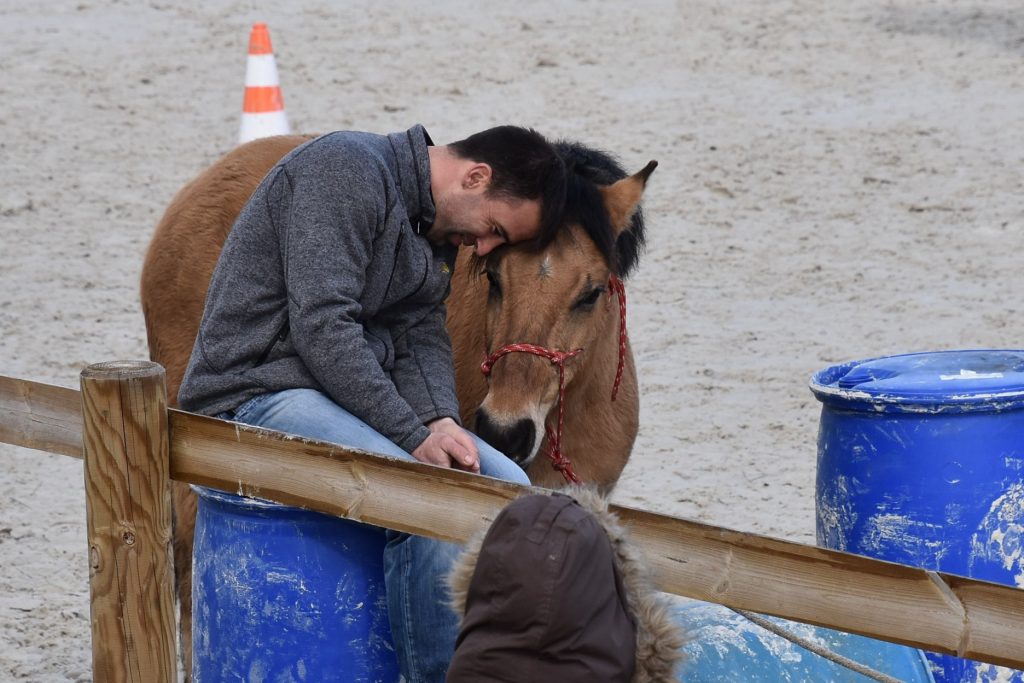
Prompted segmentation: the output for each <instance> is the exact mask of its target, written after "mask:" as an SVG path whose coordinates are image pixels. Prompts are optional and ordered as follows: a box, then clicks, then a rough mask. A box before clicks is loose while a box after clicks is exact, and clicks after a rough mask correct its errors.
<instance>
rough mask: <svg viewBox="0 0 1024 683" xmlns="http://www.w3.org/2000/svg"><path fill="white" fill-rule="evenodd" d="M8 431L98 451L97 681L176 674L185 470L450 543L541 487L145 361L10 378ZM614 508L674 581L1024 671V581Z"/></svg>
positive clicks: (3, 425)
mask: <svg viewBox="0 0 1024 683" xmlns="http://www.w3.org/2000/svg"><path fill="white" fill-rule="evenodd" d="M0 441H2V442H6V443H10V444H14V445H16V446H23V447H27V448H34V449H38V450H42V451H47V452H50V453H59V454H63V455H69V456H73V457H78V458H84V460H85V468H84V470H85V486H86V507H87V518H88V519H87V528H88V538H89V557H90V596H91V611H92V613H91V621H92V633H93V675H94V677H95V680H96V681H98V682H103V681H139V682H140V683H142V682H150V681H173V680H175V676H176V673H175V666H176V664H175V662H176V658H175V656H174V642H175V640H174V609H173V580H172V567H171V561H172V560H171V551H170V539H171V516H170V480H171V479H174V480H177V481H184V482H189V483H194V484H201V485H203V486H210V487H213V488H218V489H223V490H227V491H232V492H239V493H242V494H244V495H250V496H258V497H260V498H265V499H268V500H272V501H276V502H279V503H284V504H286V505H294V506H300V507H304V508H307V509H311V510H318V511H320V512H324V513H328V514H332V515H338V516H341V517H346V518H349V519H353V520H357V521H360V522H367V523H371V524H376V525H379V526H386V527H390V528H392V529H398V530H400V531H406V532H411V533H415V534H420V535H424V536H431V537H434V538H439V539H443V540H448V541H465V540H467V539H468V538H469V537H470V536H472V535H473V534H474V533H476V531H477V530H479V529H481V528H482V527H484V526H485V525H487V524H489V523H490V521H491V520H493V519H494V516H495V515H496V514H497V512H498V511H499V510H500V509H501V507H502V506H504V505H505V504H506V503H508V502H509V501H511V500H513V499H515V498H516V497H518V496H521V495H523V494H525V493H529V492H531V491H535V490H536V489H531V488H530V487H524V486H518V485H515V484H511V483H506V482H500V481H496V480H493V479H488V478H484V477H477V476H474V475H470V474H467V473H464V472H459V471H455V470H447V469H442V468H436V467H430V466H427V465H423V464H420V463H413V462H406V461H401V460H397V459H394V458H387V457H383V456H379V455H375V454H371V453H366V452H363V451H358V450H353V449H348V448H344V447H342V446H338V445H335V444H329V443H324V442H319V441H313V440H309V439H303V438H298V437H294V436H290V435H287V434H280V433H276V432H272V431H268V430H263V429H257V428H252V427H246V426H242V425H238V424H234V423H229V422H223V421H220V420H214V419H211V418H207V417H202V416H199V415H192V414H189V413H185V412H182V411H178V410H173V409H168V408H167V404H166V391H165V389H164V372H163V368H161V367H160V366H158V365H156V364H154V363H149V362H141V361H140V362H134V361H133V362H117V363H103V364H98V365H93V366H90V367H89V368H87V369H86V370H85V371H84V372H83V373H82V376H81V392H79V391H75V390H72V389H64V388H60V387H54V386H50V385H45V384H39V383H36V382H30V381H25V380H18V379H13V378H9V377H3V376H0ZM452 501H458V503H457V504H454V505H453V503H452ZM613 510H614V512H616V513H617V514H618V515H619V517H620V518H621V520H622V521H623V522H624V523H625V524H626V525H627V526H628V527H629V528H630V529H631V534H632V538H633V540H634V541H635V543H636V544H637V545H638V546H639V547H640V548H641V549H642V550H643V551H644V552H645V553H646V555H647V558H648V560H649V561H650V563H651V564H652V565H653V567H654V569H655V571H656V582H657V584H658V586H659V587H660V588H661V589H662V590H664V591H666V592H670V593H675V594H677V595H682V596H687V597H691V598H696V599H699V600H705V601H709V602H716V603H720V604H722V605H726V606H728V607H733V608H737V609H744V610H751V611H754V612H760V613H763V614H770V615H774V616H778V617H783V618H786V619H792V620H795V621H801V622H806V623H809V624H815V625H818V626H825V627H829V628H834V629H839V630H842V631H847V632H850V633H857V634H861V635H865V636H870V637H872V638H878V639H881V640H887V641H891V642H895V643H901V644H904V645H910V646H913V647H920V648H923V649H927V650H931V651H934V652H940V653H945V654H953V655H957V656H960V657H968V658H971V659H977V660H981V661H986V662H991V663H994V664H999V665H1003V666H1008V667H1012V668H1020V669H1024V628H1022V620H1024V590H1022V589H1018V588H1013V587H1010V586H1003V585H999V584H993V583H987V582H983V581H977V580H973V579H968V578H964V577H959V576H952V575H948V574H943V573H939V572H933V571H926V570H922V569H918V568H915V567H909V566H904V565H899V564H893V563H889V562H883V561H880V560H874V559H871V558H867V557H862V556H858V555H851V554H847V553H840V552H836V551H832V550H826V549H823V548H818V547H815V546H809V545H802V544H798V543H792V542H788V541H782V540H778V539H773V538H768V537H765V536H759V535H756V534H751V533H743V532H738V531H732V530H729V529H724V528H720V527H715V526H710V525H706V524H700V523H697V522H692V521H688V520H684V519H678V518H674V517H668V516H665V515H658V514H654V513H651V512H645V511H642V510H636V509H632V508H628V507H621V506H613Z"/></svg>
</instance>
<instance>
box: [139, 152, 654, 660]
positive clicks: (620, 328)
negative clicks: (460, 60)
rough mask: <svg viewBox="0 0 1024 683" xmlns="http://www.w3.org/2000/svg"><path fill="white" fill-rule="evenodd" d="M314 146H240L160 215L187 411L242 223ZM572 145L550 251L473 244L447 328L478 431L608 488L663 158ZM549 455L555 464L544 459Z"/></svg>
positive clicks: (627, 394) (547, 481)
mask: <svg viewBox="0 0 1024 683" xmlns="http://www.w3.org/2000/svg"><path fill="white" fill-rule="evenodd" d="M310 139H312V136H299V135H289V136H277V137H270V138H262V139H258V140H255V141H252V142H249V143H247V144H245V145H242V146H239V147H237V148H235V149H234V150H232V151H231V152H229V153H228V154H227V155H225V156H224V157H222V158H221V159H220V160H218V161H216V162H215V163H214V164H213V165H212V166H210V167H209V168H207V169H206V170H205V171H203V172H202V173H201V174H200V175H199V176H197V177H196V178H195V179H194V180H192V181H191V182H190V183H188V184H187V185H185V187H183V188H182V189H181V190H180V191H179V192H178V193H177V194H176V195H175V197H174V198H173V199H172V201H171V203H170V204H169V205H168V207H167V209H166V211H165V213H164V215H163V217H162V218H161V220H160V221H159V223H158V224H157V227H156V229H155V231H154V234H153V237H152V239H151V241H150V244H149V247H148V249H147V252H146V256H145V260H144V263H143V268H142V276H141V287H140V294H141V301H142V310H143V315H144V318H145V323H146V335H147V341H148V345H149V353H150V358H151V359H152V360H153V361H155V362H157V363H160V364H161V365H162V366H163V367H164V368H165V371H166V384H167V391H168V402H169V404H170V405H171V406H174V405H176V403H177V395H178V389H179V387H180V385H181V381H182V378H183V376H184V373H185V368H186V365H187V364H188V360H189V356H190V354H191V351H192V346H193V343H194V340H195V338H196V335H197V333H198V330H199V323H200V321H201V319H202V314H203V304H204V300H205V296H206V290H207V287H208V285H209V282H210V279H211V276H212V274H213V270H214V267H215V265H216V263H217V259H218V256H219V254H220V250H221V248H222V246H223V244H224V241H225V239H226V238H227V235H228V232H229V231H230V229H231V226H232V225H233V223H234V221H235V218H236V217H237V215H238V214H239V212H240V211H241V209H242V206H243V205H244V204H245V202H246V201H247V200H248V198H249V196H250V195H251V194H252V192H253V191H254V190H255V189H256V186H257V185H258V184H259V182H260V181H261V180H262V178H263V177H264V176H265V175H266V174H267V173H268V172H269V171H270V170H271V168H273V166H274V165H275V164H276V163H277V162H278V161H279V160H280V159H281V158H282V157H283V156H284V155H285V154H287V153H288V152H289V151H291V150H292V149H294V148H295V147H297V146H299V145H300V144H302V143H304V142H306V141H308V140H310ZM557 148H558V150H559V153H560V154H561V155H562V156H563V158H564V159H565V161H566V164H567V166H568V167H569V168H570V170H571V171H572V172H571V173H570V179H571V182H570V184H569V188H570V191H569V196H568V200H569V201H568V202H567V207H568V209H567V214H566V225H565V226H564V227H563V229H562V230H561V231H560V233H559V235H558V236H557V237H556V239H555V240H554V241H553V242H552V243H551V244H550V245H548V246H547V247H546V248H544V249H541V250H537V249H535V248H531V247H530V246H529V245H518V246H507V247H503V248H502V249H499V250H496V251H495V252H492V254H489V255H488V256H487V257H486V258H480V257H477V256H476V255H475V254H474V253H473V251H472V249H469V248H463V249H461V250H460V253H459V255H458V258H457V261H456V267H455V270H454V273H453V277H452V283H451V293H450V295H449V298H448V302H447V304H448V314H447V315H448V317H447V326H448V331H449V334H450V336H451V341H452V351H453V355H454V364H455V375H456V384H457V391H458V398H459V403H460V406H461V418H462V421H463V424H465V425H468V426H471V427H472V426H474V425H475V429H476V431H477V432H478V433H479V434H480V435H481V436H482V437H483V438H484V439H485V440H487V441H489V442H490V443H492V444H493V445H495V447H497V448H499V450H503V452H505V453H506V454H507V455H508V456H509V457H511V458H512V459H513V460H515V461H516V462H517V463H518V464H520V466H522V467H523V468H524V469H525V470H526V471H527V473H528V475H529V477H530V479H531V481H532V482H533V483H534V484H536V485H539V486H545V487H557V486H559V485H560V484H561V483H563V479H574V480H577V481H581V482H584V483H589V484H594V485H597V486H598V487H599V488H600V489H602V490H604V491H606V492H607V491H610V490H611V488H612V487H613V486H614V485H615V483H616V481H617V480H618V478H619V476H620V474H621V473H622V470H623V468H624V467H625V465H626V461H627V459H628V458H629V455H630V452H631V450H632V447H633V442H634V440H635V438H636V433H637V429H638V415H639V396H638V389H637V378H636V369H635V365H634V362H633V356H632V351H631V348H630V346H629V342H628V338H627V337H626V334H625V299H624V297H625V289H624V287H622V285H621V280H622V278H625V277H626V276H627V275H628V274H629V273H630V272H631V270H632V269H633V267H634V266H635V265H636V262H637V260H638V256H639V252H640V250H641V248H642V247H643V244H644V224H643V216H642V212H641V210H640V208H639V202H640V198H641V195H642V193H643V190H644V187H645V185H646V181H647V178H648V177H649V175H650V174H651V172H652V171H653V169H654V167H655V166H656V162H651V163H650V164H648V165H647V167H646V168H644V169H643V170H642V171H640V172H639V173H637V174H635V175H633V176H629V177H626V174H625V172H624V171H623V170H622V168H621V167H620V166H619V165H618V163H617V162H616V161H614V160H613V159H612V158H611V157H610V156H608V155H607V154H604V153H603V152H600V151H597V150H593V149H589V148H587V147H584V146H583V145H580V144H578V143H569V142H560V143H557ZM481 361H484V362H483V365H482V364H481ZM485 373H486V374H485ZM545 442H546V443H547V448H546V449H545V448H544V445H545ZM542 451H547V452H548V454H549V455H550V456H551V459H552V464H549V463H548V462H547V461H546V459H545V458H541V457H538V454H539V453H541V452H542ZM552 465H554V466H555V467H553V466H552ZM556 468H557V469H556ZM172 493H173V509H174V543H173V545H174V558H175V563H174V564H175V578H176V588H177V593H178V598H179V604H180V630H181V648H182V654H183V662H184V668H185V671H186V673H187V672H190V671H191V651H192V650H191V645H192V638H191V628H192V602H191V595H192V575H191V567H192V540H193V533H194V528H195V517H196V498H195V495H194V494H193V493H192V492H191V490H190V489H189V487H188V485H187V484H185V483H181V482H174V484H173V492H172Z"/></svg>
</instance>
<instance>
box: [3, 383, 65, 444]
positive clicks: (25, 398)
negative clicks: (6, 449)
mask: <svg viewBox="0 0 1024 683" xmlns="http://www.w3.org/2000/svg"><path fill="white" fill-rule="evenodd" d="M0 442H3V443H9V444H14V445H15V446H23V447H25V448H35V449H37V450H40V451H48V452H50V453H59V454H61V455H71V456H74V457H76V458H81V457H82V400H81V398H80V397H79V393H78V392H77V391H75V390H74V389H65V388H63V387H55V386H51V385H49V384H40V383H39V382H30V381H28V380H23V379H14V378H12V377H4V376H0Z"/></svg>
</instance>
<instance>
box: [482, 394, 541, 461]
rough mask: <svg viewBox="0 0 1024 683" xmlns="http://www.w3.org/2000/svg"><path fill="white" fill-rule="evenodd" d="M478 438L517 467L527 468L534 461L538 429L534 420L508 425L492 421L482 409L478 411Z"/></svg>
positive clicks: (526, 419) (525, 419) (527, 419)
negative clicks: (534, 447) (534, 446)
mask: <svg viewBox="0 0 1024 683" xmlns="http://www.w3.org/2000/svg"><path fill="white" fill-rule="evenodd" d="M474 431H476V434H477V436H479V437H480V438H481V439H483V440H484V441H486V442H487V443H489V444H490V445H491V446H493V447H494V448H496V449H498V450H499V451H501V452H502V453H504V454H505V455H507V456H508V457H509V458H511V459H512V460H513V461H514V462H515V463H516V464H517V465H519V466H520V467H522V468H524V469H525V468H526V466H527V465H529V464H530V461H531V460H532V459H533V457H532V456H533V445H534V442H535V441H536V436H537V428H536V427H535V426H534V424H533V420H531V419H529V418H522V419H520V420H516V421H515V422H513V423H511V424H509V425H506V424H501V423H498V422H497V421H495V420H493V419H491V416H490V415H488V414H487V411H486V410H484V409H483V408H480V409H479V410H477V411H476V429H475V430H474Z"/></svg>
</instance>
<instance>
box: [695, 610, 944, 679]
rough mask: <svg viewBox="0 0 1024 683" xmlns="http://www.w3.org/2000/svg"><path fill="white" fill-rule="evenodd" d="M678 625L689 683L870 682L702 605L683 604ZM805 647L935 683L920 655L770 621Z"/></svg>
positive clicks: (736, 617)
mask: <svg viewBox="0 0 1024 683" xmlns="http://www.w3.org/2000/svg"><path fill="white" fill-rule="evenodd" d="M675 617H676V619H677V621H678V622H679V623H680V625H682V627H683V628H684V629H685V631H686V633H687V642H686V645H685V646H684V647H683V650H684V661H683V664H682V666H681V669H680V671H679V678H678V680H679V681H680V682H685V683H736V682H737V681H743V682H744V683H818V682H826V681H827V682H829V683H864V682H865V681H868V680H870V679H868V678H866V677H865V676H864V675H863V674H860V673H857V672H855V671H853V670H851V669H848V668H846V667H844V666H841V665H839V664H836V663H834V662H832V661H830V660H828V659H826V658H824V657H822V656H821V655H819V654H817V653H814V652H811V651H810V650H807V649H805V648H803V647H802V646H800V645H797V644H795V643H793V642H791V641H789V640H787V639H785V638H783V637H782V636H778V635H775V634H774V633H772V632H771V631H768V630H766V629H763V628H761V627H760V626H758V625H757V624H755V623H753V622H752V621H749V620H747V618H746V617H743V616H741V615H739V614H737V613H736V612H733V611H732V610H730V609H728V608H726V607H722V606H721V605H715V604H712V603H707V602H700V601H698V600H686V599H681V600H679V603H678V606H677V608H676V611H675ZM766 618H767V619H768V620H769V621H771V622H773V623H774V624H776V625H777V626H781V627H783V628H785V629H786V630H788V631H789V632H791V633H793V634H794V635H796V636H798V637H800V638H803V639H804V640H805V641H809V642H810V643H812V644H814V645H817V646H819V647H823V648H825V649H827V650H829V651H830V652H834V653H836V654H838V655H842V656H844V657H846V658H847V659H851V660H853V661H855V662H857V663H858V664H861V665H864V666H867V667H869V668H871V669H873V670H875V671H877V672H880V673H885V674H888V675H890V676H893V677H894V678H896V679H897V680H899V681H903V683H933V681H934V679H933V678H932V675H931V673H930V672H929V668H928V663H927V661H926V660H925V656H924V653H923V652H921V651H920V650H917V649H915V648H911V647H905V646H902V645H894V644H893V643H886V642H883V641H880V640H872V639H871V638H865V637H863V636H857V635H853V634H850V633H843V632H842V631H832V630H830V629H827V628H821V627H818V626H810V625H808V624H800V623H797V622H791V621H785V620H783V619H775V618H772V617H766Z"/></svg>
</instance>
